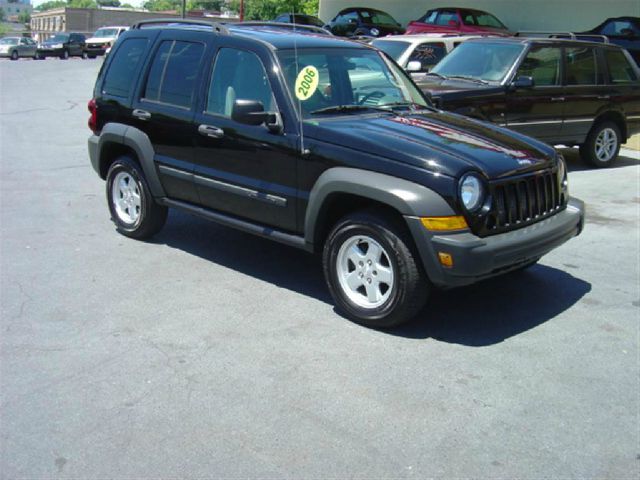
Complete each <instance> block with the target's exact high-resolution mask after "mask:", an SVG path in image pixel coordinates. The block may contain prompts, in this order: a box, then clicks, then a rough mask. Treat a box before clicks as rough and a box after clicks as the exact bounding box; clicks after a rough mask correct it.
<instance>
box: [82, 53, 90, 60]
mask: <svg viewBox="0 0 640 480" xmlns="http://www.w3.org/2000/svg"><path fill="white" fill-rule="evenodd" d="M80 56H81V57H82V59H83V60H86V59H87V58H89V56H88V55H87V52H85V51H82V54H80Z"/></svg>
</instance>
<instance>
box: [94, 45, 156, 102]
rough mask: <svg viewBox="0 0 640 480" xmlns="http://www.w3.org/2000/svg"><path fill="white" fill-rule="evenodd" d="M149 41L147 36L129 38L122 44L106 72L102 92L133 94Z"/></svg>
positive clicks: (122, 94) (121, 95) (120, 95)
mask: <svg viewBox="0 0 640 480" xmlns="http://www.w3.org/2000/svg"><path fill="white" fill-rule="evenodd" d="M148 42H149V41H148V40H147V39H146V38H128V39H126V40H125V41H124V42H122V43H121V44H120V48H118V50H117V51H116V52H114V57H113V59H112V60H111V63H110V64H109V68H108V70H107V73H106V74H105V78H104V83H103V84H102V93H104V94H106V95H114V96H116V97H125V98H126V97H128V96H129V95H130V94H131V90H132V89H133V86H134V83H135V82H134V81H135V79H136V72H137V71H138V68H139V67H140V64H141V63H142V61H143V59H144V52H145V50H146V49H147V44H148Z"/></svg>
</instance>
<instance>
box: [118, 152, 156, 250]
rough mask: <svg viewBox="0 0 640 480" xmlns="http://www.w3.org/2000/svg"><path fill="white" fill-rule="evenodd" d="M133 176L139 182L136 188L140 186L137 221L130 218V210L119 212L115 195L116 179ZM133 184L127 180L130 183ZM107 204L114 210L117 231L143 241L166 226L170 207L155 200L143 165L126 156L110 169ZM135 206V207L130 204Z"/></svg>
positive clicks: (136, 182)
mask: <svg viewBox="0 0 640 480" xmlns="http://www.w3.org/2000/svg"><path fill="white" fill-rule="evenodd" d="M126 177H128V178H129V182H130V181H134V182H135V184H134V185H133V186H132V188H135V189H137V192H138V197H139V203H140V205H139V206H137V207H136V206H133V209H134V210H135V214H137V219H136V220H134V221H133V222H128V221H127V220H126V219H125V217H126V211H125V212H124V213H123V211H122V210H121V211H118V207H117V206H116V199H115V198H114V195H116V193H114V181H116V179H120V178H123V179H124V178H126ZM129 184H130V183H128V182H127V185H129ZM106 187H107V203H108V204H109V211H110V212H111V220H112V221H113V223H115V225H116V228H117V230H118V231H119V232H120V233H121V234H123V235H125V236H127V237H131V238H135V239H138V240H143V239H146V238H150V237H152V236H153V235H155V234H156V233H158V232H159V231H160V230H161V229H162V227H163V226H164V224H165V222H166V220H167V210H168V209H167V207H165V206H163V205H159V204H158V203H156V201H155V200H154V198H153V196H152V195H151V191H150V190H149V185H148V184H147V181H146V180H145V178H144V173H143V172H142V168H140V165H139V164H138V163H137V162H136V161H135V160H134V159H133V158H131V157H130V156H127V155H124V156H122V157H119V158H117V159H116V160H115V161H114V162H113V163H112V164H111V166H110V167H109V171H108V172H107V182H106ZM120 198H123V194H122V192H120ZM129 208H131V207H129ZM129 211H130V212H131V210H129Z"/></svg>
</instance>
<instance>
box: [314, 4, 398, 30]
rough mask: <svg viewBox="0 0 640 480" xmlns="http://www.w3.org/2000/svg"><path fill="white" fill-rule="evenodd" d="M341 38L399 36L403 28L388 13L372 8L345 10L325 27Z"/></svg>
mask: <svg viewBox="0 0 640 480" xmlns="http://www.w3.org/2000/svg"><path fill="white" fill-rule="evenodd" d="M325 28H327V29H328V30H330V31H331V33H333V34H334V35H338V36H341V37H363V36H369V37H384V36H385V35H401V34H403V33H404V32H405V30H404V28H402V26H401V25H400V24H399V23H398V22H397V21H396V20H395V19H394V18H393V17H392V16H391V15H389V14H388V13H386V12H383V11H381V10H375V9H373V8H356V7H351V8H345V9H344V10H341V11H340V12H339V13H338V14H337V15H336V16H335V17H334V19H333V20H331V22H329V24H328V25H326V26H325Z"/></svg>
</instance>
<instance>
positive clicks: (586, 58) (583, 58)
mask: <svg viewBox="0 0 640 480" xmlns="http://www.w3.org/2000/svg"><path fill="white" fill-rule="evenodd" d="M595 53H596V52H595V50H594V49H593V48H588V47H578V48H567V49H566V62H567V85H596V84H597V83H598V80H597V74H598V71H597V67H596V55H595Z"/></svg>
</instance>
